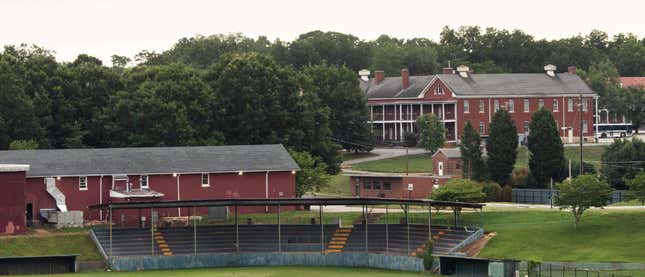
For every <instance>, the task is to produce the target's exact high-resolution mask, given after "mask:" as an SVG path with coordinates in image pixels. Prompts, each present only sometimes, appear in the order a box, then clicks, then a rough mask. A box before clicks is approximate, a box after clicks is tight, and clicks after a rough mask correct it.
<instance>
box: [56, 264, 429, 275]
mask: <svg viewBox="0 0 645 277" xmlns="http://www.w3.org/2000/svg"><path fill="white" fill-rule="evenodd" d="M48 276H58V277H69V276H74V277H102V276H119V277H130V276H133V277H148V276H149V277H179V276H191V277H292V276H293V277H302V276H307V277H328V276H337V277H354V276H356V277H362V276H365V277H390V276H430V275H429V274H424V273H415V272H404V271H391V270H378V269H367V268H336V267H295V266H294V267H232V268H201V269H181V270H151V271H138V272H80V273H70V274H56V275H48Z"/></svg>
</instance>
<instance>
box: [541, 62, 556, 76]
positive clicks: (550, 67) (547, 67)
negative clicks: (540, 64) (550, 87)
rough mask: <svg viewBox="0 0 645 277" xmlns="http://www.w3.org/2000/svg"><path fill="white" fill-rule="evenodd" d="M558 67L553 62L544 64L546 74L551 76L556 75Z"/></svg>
mask: <svg viewBox="0 0 645 277" xmlns="http://www.w3.org/2000/svg"><path fill="white" fill-rule="evenodd" d="M556 69H558V68H557V67H556V66H555V65H552V64H547V65H545V66H544V71H546V75H549V77H555V70H556Z"/></svg>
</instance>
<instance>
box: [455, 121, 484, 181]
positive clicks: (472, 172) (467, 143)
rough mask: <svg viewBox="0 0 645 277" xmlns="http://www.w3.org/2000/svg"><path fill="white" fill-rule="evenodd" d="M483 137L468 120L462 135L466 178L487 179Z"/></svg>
mask: <svg viewBox="0 0 645 277" xmlns="http://www.w3.org/2000/svg"><path fill="white" fill-rule="evenodd" d="M480 146H481V138H480V137H479V133H478V132H477V131H476V130H475V128H473V125H471V124H470V121H468V122H466V125H465V126H464V132H463V134H462V135H461V144H459V150H461V164H462V166H461V168H462V174H463V177H464V178H469V179H473V180H478V181H482V180H483V179H485V175H486V169H485V168H484V167H485V166H484V159H483V158H482V150H481V148H480Z"/></svg>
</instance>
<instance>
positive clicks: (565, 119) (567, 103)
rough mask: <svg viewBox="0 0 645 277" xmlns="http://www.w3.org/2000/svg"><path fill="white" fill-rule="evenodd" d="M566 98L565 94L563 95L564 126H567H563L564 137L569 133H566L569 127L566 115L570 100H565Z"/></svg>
mask: <svg viewBox="0 0 645 277" xmlns="http://www.w3.org/2000/svg"><path fill="white" fill-rule="evenodd" d="M564 100H565V99H564V96H562V107H563V109H562V127H565V128H561V129H562V136H563V137H564V136H566V135H567V133H566V132H567V128H566V127H567V117H566V114H567V112H568V111H569V102H568V101H567V102H564Z"/></svg>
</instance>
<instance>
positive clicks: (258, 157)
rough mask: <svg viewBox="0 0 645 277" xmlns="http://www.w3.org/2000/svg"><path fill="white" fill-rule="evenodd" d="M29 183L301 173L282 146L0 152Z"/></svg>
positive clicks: (4, 162) (0, 157) (3, 158)
mask: <svg viewBox="0 0 645 277" xmlns="http://www.w3.org/2000/svg"><path fill="white" fill-rule="evenodd" d="M0 164H28V165H29V166H30V170H29V171H28V172H27V176H28V177H53V176H97V175H116V174H126V175H127V174H129V175H138V174H149V175H154V174H168V173H202V172H210V173H218V172H222V173H224V172H238V171H245V172H260V171H261V172H263V171H291V170H299V169H300V168H299V167H298V164H296V162H295V161H294V160H293V159H292V158H291V156H290V155H289V152H287V150H286V149H285V148H284V146H282V145H281V144H265V145H233V146H182V147H131V148H97V149H50V150H14V151H0Z"/></svg>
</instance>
